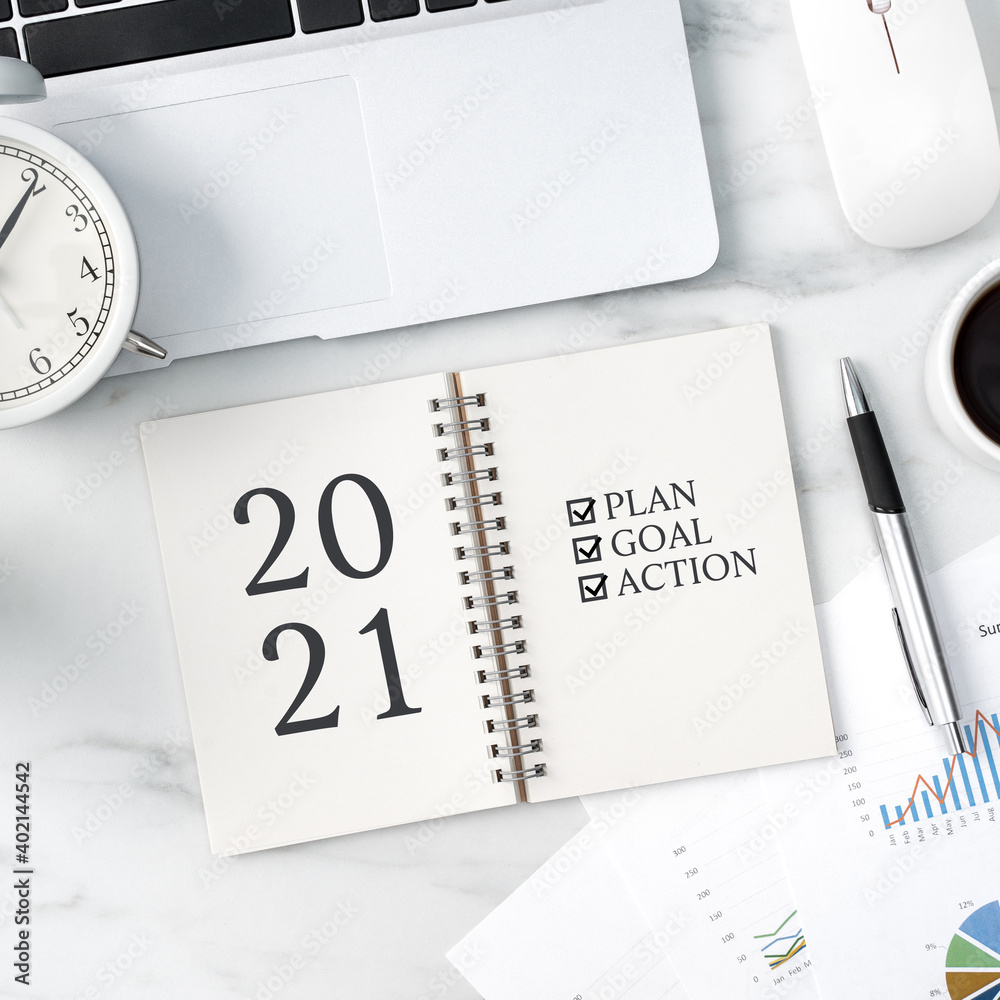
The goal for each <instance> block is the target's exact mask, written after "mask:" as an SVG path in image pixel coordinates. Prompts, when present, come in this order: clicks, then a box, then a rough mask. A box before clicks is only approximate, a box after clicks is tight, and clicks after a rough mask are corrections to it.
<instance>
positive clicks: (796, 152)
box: [0, 0, 1000, 1000]
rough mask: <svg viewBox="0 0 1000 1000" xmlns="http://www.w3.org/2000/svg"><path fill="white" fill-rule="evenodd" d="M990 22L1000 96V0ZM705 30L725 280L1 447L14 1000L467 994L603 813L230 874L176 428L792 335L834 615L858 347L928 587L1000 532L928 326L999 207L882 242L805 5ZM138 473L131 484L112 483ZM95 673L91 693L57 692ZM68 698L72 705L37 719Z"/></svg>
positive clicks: (577, 809)
mask: <svg viewBox="0 0 1000 1000" xmlns="http://www.w3.org/2000/svg"><path fill="white" fill-rule="evenodd" d="M568 2H570V0H568ZM969 6H970V10H971V12H972V14H973V18H974V21H975V23H976V27H977V31H978V33H979V37H980V41H981V44H982V47H983V51H984V57H985V61H986V66H987V73H988V75H989V76H990V79H991V83H992V85H993V88H994V98H995V100H996V99H997V97H1000V8H997V6H996V5H995V4H991V3H989V0H970V2H969ZM684 10H685V19H686V22H687V26H688V41H689V44H690V46H691V52H692V67H693V72H694V78H695V84H696V89H697V93H698V99H699V103H700V108H701V115H702V121H703V124H704V132H705V142H706V146H707V150H708V158H709V165H710V169H711V172H712V179H713V184H714V188H715V193H716V200H717V207H718V216H719V224H720V230H721V242H722V251H721V254H720V257H719V261H718V263H717V264H716V266H715V267H714V268H713V269H712V270H711V271H710V272H708V273H707V274H706V275H704V276H702V277H700V278H697V279H694V280H691V281H686V282H682V283H678V284H673V285H663V286H660V287H654V288H649V289H645V290H642V291H636V292H632V293H622V294H618V295H611V296H603V297H599V298H594V299H590V300H582V301H574V302H563V303H558V304H554V305H547V306H541V307H533V308H529V309H524V310H520V311H517V312H513V313H508V314H502V315H491V316H483V317H477V318H473V319H466V320H458V321H454V322H448V323H445V324H439V325H436V326H425V327H422V328H418V329H414V330H412V331H410V338H409V341H408V342H407V343H401V340H400V333H399V332H398V331H397V332H388V333H381V334H371V335H366V336H361V337H355V338H351V339H346V340H340V341H332V342H329V343H320V342H312V341H309V342H294V343H288V344H279V345H274V346H270V347H262V348H251V349H246V350H243V351H239V352H235V353H231V354H226V355H217V356H213V357H205V358H198V359H192V360H187V361H179V362H176V363H175V364H173V365H172V366H170V367H169V368H166V369H163V370H160V371H155V372H151V373H145V374H135V375H125V376H120V377H117V378H111V379H106V380H104V381H103V382H102V383H101V384H100V385H99V386H98V387H97V388H96V389H95V390H94V391H93V392H92V393H91V394H90V395H89V396H88V397H87V398H86V399H85V400H83V401H82V402H80V403H79V404H77V405H75V406H74V407H72V408H71V409H70V410H69V411H67V412H65V413H63V414H60V415H58V416H56V417H53V418H50V419H48V420H46V421H44V422H42V423H40V424H36V425H34V426H30V427H26V428H21V429H17V430H13V431H6V432H4V433H3V434H2V435H0V455H2V465H0V468H2V469H3V470H4V471H3V489H2V490H0V524H2V526H3V528H2V534H3V541H2V545H0V626H2V634H3V637H4V641H3V657H2V665H0V670H2V675H0V684H2V688H0V690H2V695H3V697H2V703H3V711H2V724H0V733H2V736H0V740H2V743H0V745H2V751H3V753H2V757H3V770H2V773H3V775H4V781H3V783H2V785H0V801H2V802H3V806H4V808H3V810H2V812H3V815H4V816H6V817H7V818H6V819H4V820H3V821H0V845H2V847H0V868H2V869H4V870H6V871H8V872H9V870H10V867H11V864H10V863H11V862H12V855H11V848H10V845H11V838H12V832H13V810H12V808H11V807H12V805H13V802H12V800H13V788H12V784H13V777H12V765H13V763H14V761H16V760H20V759H30V760H31V761H32V764H33V788H34V796H33V808H34V824H35V825H34V834H33V859H32V860H33V862H34V864H35V866H36V871H37V874H36V876H35V887H34V898H33V902H34V907H35V911H34V918H35V922H34V935H33V942H34V959H33V967H34V977H35V983H36V985H33V986H32V987H31V988H30V990H24V989H23V988H21V987H18V986H17V985H16V984H14V983H13V982H12V971H11V965H10V958H11V955H10V947H11V943H12V941H13V933H12V932H13V925H12V921H11V918H10V916H9V914H10V900H11V898H12V895H11V888H10V887H11V885H12V882H13V879H12V878H11V877H10V876H8V875H5V876H4V877H3V879H2V881H0V927H2V932H0V941H2V942H3V954H5V955H7V956H8V957H7V958H5V959H4V961H3V963H2V968H0V995H2V996H14V995H19V996H20V995H24V996H27V995H30V996H33V997H39V998H41V997H44V998H53V1000H55V998H59V1000H67V998H69V997H83V996H87V997H90V998H94V997H98V996H100V997H128V998H129V1000H147V998H158V1000H159V998H163V1000H167V998H169V1000H177V998H185V1000H187V998H191V1000H202V998H206V1000H208V998H219V997H246V998H259V1000H267V998H269V997H271V996H274V995H276V993H275V991H274V989H273V987H274V985H275V984H276V983H277V982H278V980H276V979H275V978H274V977H275V976H277V975H279V973H280V970H281V969H282V968H283V967H284V971H285V972H286V973H288V972H289V971H291V970H292V964H291V963H292V962H293V959H295V956H301V961H298V960H296V964H300V965H301V968H295V969H294V974H293V975H292V976H291V979H290V981H289V982H288V983H287V985H285V984H282V989H281V990H280V991H278V992H280V994H281V996H282V998H283V1000H285V998H287V1000H292V998H315V997H329V998H352V1000H354V998H368V997H370V998H379V1000H383V998H392V1000H420V998H424V997H427V998H431V997H443V998H447V1000H468V998H471V997H474V996H475V993H474V991H473V990H471V989H470V987H469V986H468V985H467V984H466V983H465V982H464V981H461V980H460V979H458V977H457V976H456V974H455V973H454V971H453V970H452V969H451V967H450V965H449V964H448V962H447V961H446V960H445V958H444V952H445V950H446V949H447V948H448V947H449V946H450V945H452V944H453V943H454V942H455V941H456V940H457V939H458V938H460V937H461V936H462V935H463V934H464V933H465V932H466V931H467V930H468V929H469V928H471V927H472V926H473V925H474V924H475V923H476V922H477V921H478V920H480V919H481V918H482V917H483V916H484V915H485V914H486V913H487V912H489V911H490V910H491V909H492V908H493V907H494V906H496V905H497V904H498V903H499V902H500V901H501V900H502V899H503V898H504V897H505V896H506V895H507V894H508V893H509V892H510V891H512V890H513V889H514V888H515V887H516V886H517V885H519V884H520V883H521V881H523V880H524V879H525V878H526V877H527V876H528V875H530V873H531V872H532V871H533V870H534V869H535V868H536V867H537V866H538V865H539V864H540V863H541V862H542V861H544V860H545V859H546V858H547V857H548V856H549V855H550V853H552V852H553V851H554V850H555V849H556V848H557V847H558V846H560V845H561V844H562V843H563V842H564V841H565V840H566V839H567V838H568V837H569V836H571V835H572V834H573V833H574V832H575V831H576V830H577V829H579V828H580V827H581V826H582V825H583V824H584V822H585V815H584V812H583V809H582V808H581V806H580V805H579V803H578V802H576V801H575V800H573V801H568V802H562V803H556V804H552V805H545V806H536V807H522V808H518V809H506V810H495V811H492V812H490V813H488V814H480V815H471V816H465V817H460V818H458V819H452V820H448V821H447V822H444V823H442V824H440V827H439V829H437V830H435V831H428V830H426V829H425V830H424V831H423V834H421V830H420V828H415V827H404V828H396V829H390V830H383V831H380V832H376V833H370V834H364V835H359V836H353V837H345V838H341V839H336V840H327V841H323V842H319V843H312V844H306V845H302V846H298V847H292V848H285V849H281V850H274V851H267V852H263V853H259V854H253V855H247V856H243V857H239V858H236V859H230V860H228V861H223V862H219V861H215V860H214V859H213V857H212V855H211V854H210V853H209V851H208V845H207V838H206V835H205V830H204V822H203V817H202V808H201V799H200V795H199V790H198V781H197V775H196V771H195V764H194V759H193V755H192V752H191V748H190V742H189V740H188V724H187V715H186V711H185V706H184V701H183V694H182V689H181V681H180V674H179V669H178V666H177V662H176V654H175V650H174V645H173V639H172V635H171V626H170V618H169V612H168V608H167V600H166V593H165V588H164V583H163V578H162V572H161V568H160V561H159V554H158V551H157V545H156V537H155V532H154V525H153V517H152V511H151V509H150V504H149V499H148V493H147V487H146V481H145V473H144V470H143V466H142V458H141V452H140V450H139V449H138V448H137V447H135V435H136V433H137V427H138V424H139V422H140V421H142V420H146V419H148V418H150V417H152V416H155V415H157V413H158V408H160V410H162V409H163V408H165V409H168V410H170V411H171V412H191V411H196V410H203V409H209V408H212V407H218V406H230V405H234V404H238V403H245V402H254V401H258V400H263V399H270V398H275V397H281V396H287V395H292V394H296V393H304V392H314V391H317V390H322V389H327V388H338V387H342V386H348V385H351V384H352V377H362V378H363V377H365V374H364V373H365V372H366V371H367V372H371V371H372V368H371V366H373V365H375V366H378V365H380V364H383V363H384V362H386V360H387V359H389V356H390V354H395V355H397V356H396V357H395V358H394V359H393V360H391V361H390V363H389V364H388V366H387V367H384V369H383V370H382V371H381V373H380V377H382V378H384V379H397V378H402V377H405V376H409V375H417V374H422V373H427V372H437V371H442V370H445V369H451V368H459V369H461V368H466V367H473V366H480V365H488V364H492V363H499V362H504V361H513V360H520V359H527V358H533V357H541V356H545V355H550V354H553V353H555V352H557V351H558V350H559V349H560V348H561V347H564V346H566V345H571V344H572V345H573V346H583V347H588V348H589V347H601V346H606V345H612V344H616V343H620V342H624V341H628V340H630V339H637V340H641V339H646V338H651V337H655V336H658V335H660V334H662V333H663V332H665V331H669V332H672V333H685V332H693V331H697V330H703V329H711V328H716V327H722V326H730V325H738V324H742V323H746V322H750V321H755V320H761V319H763V320H767V321H770V322H771V323H772V326H773V329H774V335H775V342H776V348H777V355H778V366H779V373H780V376H781V381H782V386H783V394H784V401H785V406H786V417H787V425H788V432H789V436H790V440H791V445H792V450H793V455H794V465H795V471H796V475H797V479H798V487H799V492H800V500H801V508H802V514H803V519H804V525H805V534H806V543H807V550H808V553H809V556H810V560H811V567H812V573H813V583H814V589H815V597H816V599H817V600H818V601H822V600H827V599H829V598H830V597H831V596H833V595H834V594H835V593H836V592H837V590H839V588H841V587H842V586H843V585H844V584H846V583H847V582H848V581H849V580H850V579H851V578H852V577H853V576H854V574H855V573H856V572H857V571H858V569H859V568H860V567H861V566H862V565H864V564H865V562H866V561H867V560H868V559H870V558H871V553H872V541H873V539H872V534H871V530H870V526H869V521H868V517H867V513H866V511H865V508H864V505H863V503H861V502H860V501H861V494H860V486H859V480H858V473H857V468H856V464H855V461H854V458H853V454H852V452H851V451H850V447H849V443H848V436H847V433H846V430H845V426H844V422H843V402H842V398H841V394H840V385H839V381H838V373H837V364H836V362H837V359H838V358H839V357H840V356H841V355H844V354H851V355H852V356H853V357H854V358H855V360H856V362H857V364H858V366H859V368H860V370H861V371H862V372H863V374H864V377H865V379H866V381H867V383H868V386H869V389H870V392H871V394H872V396H873V397H874V399H875V400H877V402H878V404H879V407H880V412H881V418H882V426H883V429H884V431H885V433H886V437H887V439H888V444H889V448H890V450H891V452H892V453H893V455H894V456H895V457H896V459H897V462H898V464H897V472H898V475H899V478H900V481H901V484H902V487H903V490H904V495H906V496H908V497H909V498H910V504H911V506H912V507H913V508H914V511H915V524H914V527H915V531H916V533H917V536H918V541H919V544H920V546H921V548H922V552H923V554H924V559H925V562H926V566H927V569H928V570H933V569H936V568H937V567H939V566H941V565H942V564H944V563H945V562H947V561H949V560H951V559H953V558H954V557H956V556H958V555H960V554H962V553H963V552H965V551H967V550H968V549H970V548H972V547H973V546H975V545H977V544H978V543H980V542H982V541H984V540H986V539H988V538H990V537H992V536H993V535H995V534H996V533H997V532H998V531H1000V503H998V502H997V500H998V499H1000V478H998V476H997V475H996V474H995V473H991V472H988V471H986V470H985V469H982V468H980V467H978V466H976V465H974V464H973V463H971V462H969V461H966V460H965V459H964V458H961V457H960V456H959V454H958V453H957V452H956V451H955V449H954V448H952V447H951V446H950V445H949V444H947V443H946V442H945V440H944V438H943V437H942V436H941V434H940V433H939V432H938V430H937V429H936V427H935V426H934V425H933V424H932V421H931V417H930V414H929V412H928V409H927V406H926V403H925V400H924V396H923V391H922V375H923V371H922V369H923V356H924V345H925V343H926V331H927V330H928V328H929V326H930V325H931V324H933V322H934V320H935V318H936V317H937V315H938V314H939V313H940V311H941V310H942V309H944V307H945V305H946V303H947V302H948V300H949V298H950V297H951V296H952V294H953V293H954V291H955V290H956V288H957V287H958V286H959V285H961V284H962V283H963V282H964V281H965V280H966V279H967V278H968V277H970V276H971V275H972V274H973V273H974V272H975V271H976V270H978V269H979V267H980V266H981V265H982V264H983V263H984V262H985V261H987V260H988V259H990V258H992V257H994V256H996V255H997V254H998V253H1000V207H996V208H994V210H993V211H992V212H991V214H990V215H989V217H988V218H987V219H986V220H985V221H984V222H983V223H981V224H980V225H979V226H977V227H976V229H975V230H974V231H972V232H971V233H969V234H967V235H965V236H962V237H960V238H958V239H955V240H952V241H950V242H949V243H947V244H945V245H943V246H938V247H934V248H931V249H927V250H922V251H915V252H908V253H900V252H890V251H883V250H877V249H875V248H872V247H869V246H867V245H866V244H864V243H862V242H861V241H860V240H859V239H857V238H856V237H855V236H854V235H853V234H852V233H851V232H850V231H849V230H848V228H847V226H846V223H845V222H844V220H843V219H842V217H841V215H840V212H839V209H838V207H837V203H836V200H835V196H834V193H833V189H832V184H831V181H830V176H829V171H828V168H827V165H826V160H825V157H824V153H823V150H822V146H821V143H820V139H819V134H818V131H817V127H816V122H815V118H814V116H813V114H812V112H811V109H810V105H809V92H808V87H807V85H806V81H805V76H804V72H803V70H802V67H801V64H800V61H799V57H798V50H797V48H796V44H795V39H794V35H793V32H792V26H791V22H790V15H789V12H788V9H787V5H786V4H785V3H784V2H782V0H684ZM397 348H400V349H398V350H397ZM115 452H121V453H122V454H123V456H124V458H123V461H122V464H121V465H118V466H110V467H109V466H108V465H107V463H108V462H109V461H110V460H111V456H112V455H113V453H115ZM109 468H110V474H108V475H105V473H107V472H108V470H109ZM95 471H96V472H97V473H98V475H97V479H98V480H99V484H98V485H97V486H96V488H94V489H93V494H92V496H90V497H89V498H87V499H86V500H85V501H84V502H82V503H80V504H78V505H75V506H73V507H72V508H70V507H69V506H68V505H67V503H66V501H65V496H66V495H71V494H72V493H73V492H74V490H75V489H76V488H77V487H78V485H79V483H80V482H81V481H83V482H86V481H87V477H88V476H90V477H91V479H92V480H93V476H92V474H93V473H94V472H95ZM116 622H117V623H119V625H115V623H116ZM81 656H82V657H83V660H82V662H84V663H85V666H84V667H83V668H82V669H79V670H78V676H76V678H75V679H73V680H71V681H67V682H66V683H65V684H64V683H63V682H61V681H60V682H56V678H58V677H60V676H64V674H61V672H60V667H67V669H68V672H69V673H72V669H69V665H71V664H73V663H74V661H76V660H77V658H78V657H81ZM55 683H58V687H59V688H60V690H59V691H58V692H56V691H55V689H54V687H53V689H52V690H53V692H54V693H55V698H54V700H52V701H51V703H50V704H44V703H42V707H39V704H38V703H36V702H32V701H31V699H38V700H39V701H40V700H41V699H42V696H43V693H44V691H45V690H46V685H53V684H55ZM164 747H165V748H166V749H165V750H164V749H163V748H164ZM123 784H125V785H126V790H127V792H128V795H127V796H123V795H122V794H121V792H120V791H119V787H120V786H122V785H123ZM3 796H6V798H5V799H4V798H3ZM98 816H100V818H98ZM428 833H429V834H430V835H429V836H428ZM421 836H422V837H423V840H421V839H419V838H420V837H421ZM415 843H416V844H417V845H419V846H415ZM213 863H214V865H215V868H214V870H213ZM338 913H339V914H340V915H341V916H340V918H338V917H337V915H338ZM347 914H349V915H350V916H349V919H348V918H347V916H346V915H347ZM337 919H340V920H341V921H342V922H343V924H344V926H339V925H337V924H336V920H337ZM335 926H336V927H337V932H336V934H335V935H331V934H330V929H331V928H333V927H335ZM324 928H325V930H324ZM526 937H527V938H530V933H529V934H528V935H527V936H526ZM517 940H518V936H517V935H513V934H512V935H511V938H510V944H511V947H512V952H511V955H512V961H513V960H516V950H515V947H514V946H515V942H516V941H517ZM269 981H270V985H268V983H269ZM88 990H90V992H87V991H88ZM526 1000H527V998H526Z"/></svg>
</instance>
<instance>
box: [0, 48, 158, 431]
mask: <svg viewBox="0 0 1000 1000" xmlns="http://www.w3.org/2000/svg"><path fill="white" fill-rule="evenodd" d="M44 96H45V82H44V80H43V79H42V77H41V75H40V74H39V73H38V72H37V71H36V70H35V69H34V68H33V67H31V66H30V65H28V64H27V63H24V62H21V61H20V60H16V59H0V103H4V104H11V103H20V102H24V101H30V100H39V99H41V98H43V97H44ZM138 297H139V255H138V253H137V251H136V246H135V238H134V236H133V235H132V227H131V226H130V225H129V221H128V217H127V216H126V214H125V210H124V209H123V208H122V206H121V202H119V200H118V198H117V197H116V196H115V193H114V192H113V191H112V190H111V187H110V186H109V184H108V183H107V181H106V180H105V179H104V178H103V177H102V176H101V175H100V173H98V171H97V170H96V169H95V168H94V167H93V166H92V165H91V164H90V163H88V162H87V160H85V159H84V158H83V157H82V156H81V155H80V154H79V153H78V152H77V151H76V150H75V149H73V147H72V146H70V145H68V144H67V143H65V142H63V141H62V140H61V139H59V138H57V137H56V136H54V135H52V134H51V133H50V132H46V131H45V130H44V129H40V128H36V127H35V126H34V125H27V124H25V123H24V122H21V121H15V120H13V119H9V118H0V428H6V427H15V426H18V425H19V424H26V423H29V422H30V421H33V420H38V419H40V418H42V417H46V416H48V415H49V414H51V413H54V412H56V411H57V410H60V409H62V408H63V407H65V406H69V404H70V403H73V402H74V401H76V400H77V399H79V398H80V397H81V396H82V395H83V394H84V393H85V392H86V391H87V390H88V389H90V388H91V387H92V386H93V385H94V384H95V383H96V382H97V381H98V380H99V379H100V378H101V376H102V375H104V373H105V372H106V371H107V370H108V368H109V367H110V365H111V363H112V362H113V361H114V360H115V358H116V357H117V356H118V353H119V352H120V351H121V349H122V348H123V347H125V348H128V349H129V350H133V351H135V352H137V353H140V354H146V355H148V356H150V357H155V358H160V359H162V358H165V357H166V352H165V351H164V350H163V349H162V348H161V347H159V346H158V345H157V344H155V343H154V342H153V341H151V340H149V339H148V338H146V337H143V336H142V335H141V334H137V333H135V332H133V331H132V321H133V319H134V318H135V310H136V304H137V302H138Z"/></svg>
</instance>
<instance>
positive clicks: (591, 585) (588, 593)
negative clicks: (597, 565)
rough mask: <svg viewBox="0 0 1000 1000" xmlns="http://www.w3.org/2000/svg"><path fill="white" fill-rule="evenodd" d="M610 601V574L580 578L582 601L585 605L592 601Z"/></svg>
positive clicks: (596, 574)
mask: <svg viewBox="0 0 1000 1000" xmlns="http://www.w3.org/2000/svg"><path fill="white" fill-rule="evenodd" d="M607 599H608V574H607V573H595V574H594V575H593V576H581V577H580V600H581V601H583V603H584V604H590V603H591V602H592V601H606V600H607Z"/></svg>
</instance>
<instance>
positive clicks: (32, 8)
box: [17, 0, 69, 17]
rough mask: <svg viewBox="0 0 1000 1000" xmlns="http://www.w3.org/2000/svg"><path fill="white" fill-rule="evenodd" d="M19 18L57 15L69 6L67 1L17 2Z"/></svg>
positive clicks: (24, 0) (19, 0)
mask: <svg viewBox="0 0 1000 1000" xmlns="http://www.w3.org/2000/svg"><path fill="white" fill-rule="evenodd" d="M17 6H18V7H19V8H20V9H21V17H40V16H41V15H42V14H58V13H59V11H61V10H65V9H66V8H67V7H68V6H69V0H17Z"/></svg>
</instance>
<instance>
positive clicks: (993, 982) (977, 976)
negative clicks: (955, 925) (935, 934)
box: [945, 901, 1000, 1000]
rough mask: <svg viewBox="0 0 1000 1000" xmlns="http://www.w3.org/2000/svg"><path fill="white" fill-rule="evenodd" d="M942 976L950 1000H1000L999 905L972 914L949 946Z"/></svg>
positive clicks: (989, 906) (990, 905) (995, 902)
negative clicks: (998, 999)
mask: <svg viewBox="0 0 1000 1000" xmlns="http://www.w3.org/2000/svg"><path fill="white" fill-rule="evenodd" d="M945 974H946V978H947V981H948V993H949V994H950V996H951V1000H995V998H998V997H1000V902H997V901H994V902H992V903H987V904H986V905H985V906H980V907H979V909H978V910H975V911H973V913H972V915H971V916H970V917H969V918H968V919H966V921H965V922H964V923H963V924H962V926H961V927H959V929H958V933H957V934H956V935H955V936H954V937H953V938H952V939H951V944H950V945H949V946H948V957H947V958H946V959H945Z"/></svg>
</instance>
